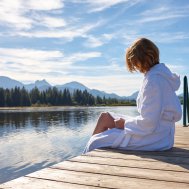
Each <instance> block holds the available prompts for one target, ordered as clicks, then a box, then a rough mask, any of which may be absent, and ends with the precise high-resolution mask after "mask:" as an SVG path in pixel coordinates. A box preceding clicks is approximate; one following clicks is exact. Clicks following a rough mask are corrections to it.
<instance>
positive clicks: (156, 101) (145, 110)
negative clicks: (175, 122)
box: [124, 76, 162, 136]
mask: <svg viewBox="0 0 189 189" xmlns="http://www.w3.org/2000/svg"><path fill="white" fill-rule="evenodd" d="M158 81H159V79H158V76H151V77H150V78H147V79H146V80H145V83H144V84H143V87H142V90H141V94H140V95H141V96H140V100H139V103H140V104H139V112H140V115H139V116H137V117H134V118H131V119H129V120H126V121H125V128H124V129H125V132H126V133H129V134H131V135H132V134H135V135H143V136H144V135H148V134H151V133H152V132H153V131H154V130H155V129H156V127H157V125H158V123H159V119H160V114H161V108H162V90H161V88H160V83H159V82H158Z"/></svg>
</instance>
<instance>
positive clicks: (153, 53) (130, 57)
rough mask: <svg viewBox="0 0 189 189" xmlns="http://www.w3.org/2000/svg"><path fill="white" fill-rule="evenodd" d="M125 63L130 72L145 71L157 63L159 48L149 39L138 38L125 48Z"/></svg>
mask: <svg viewBox="0 0 189 189" xmlns="http://www.w3.org/2000/svg"><path fill="white" fill-rule="evenodd" d="M126 63H127V67H128V70H129V71H130V72H133V71H140V72H142V73H146V72H147V71H149V70H150V68H151V67H153V66H154V65H155V64H158V63H159V49H158V47H157V46H156V45H155V44H154V43H153V42H152V41H150V40H149V39H146V38H139V39H137V40H136V41H134V43H133V44H132V45H131V46H130V47H129V48H128V49H127V52H126Z"/></svg>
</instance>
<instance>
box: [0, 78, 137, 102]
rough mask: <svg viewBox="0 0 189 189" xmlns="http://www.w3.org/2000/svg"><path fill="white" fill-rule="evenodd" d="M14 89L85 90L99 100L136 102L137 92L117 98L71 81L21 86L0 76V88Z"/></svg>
mask: <svg viewBox="0 0 189 189" xmlns="http://www.w3.org/2000/svg"><path fill="white" fill-rule="evenodd" d="M15 87H20V88H22V87H24V88H25V89H26V90H29V91H30V90H32V89H33V88H35V87H37V88H38V89H39V90H40V91H43V90H46V89H48V88H50V87H56V88H57V89H58V90H64V89H69V91H70V92H71V93H72V92H73V91H74V90H76V89H79V90H81V91H84V90H87V91H88V92H89V93H90V94H92V95H93V96H95V97H97V96H100V97H101V98H103V97H104V96H105V98H116V99H123V100H136V98H137V95H138V91H137V92H135V93H133V94H132V95H130V96H119V95H117V94H115V93H107V92H105V91H100V90H97V89H90V88H88V87H86V86H85V85H83V84H82V83H79V82H77V81H72V82H69V83H65V84H62V85H55V86H52V85H50V84H49V83H48V82H47V81H46V80H45V79H43V80H37V81H35V82H34V83H30V84H23V83H22V82H20V81H17V80H14V79H11V78H9V77H6V76H0V88H4V89H11V88H15Z"/></svg>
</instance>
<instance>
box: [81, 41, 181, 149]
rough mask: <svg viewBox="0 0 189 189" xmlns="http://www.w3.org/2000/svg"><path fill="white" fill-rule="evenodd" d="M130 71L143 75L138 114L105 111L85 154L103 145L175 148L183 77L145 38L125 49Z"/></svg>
mask: <svg viewBox="0 0 189 189" xmlns="http://www.w3.org/2000/svg"><path fill="white" fill-rule="evenodd" d="M126 63H127V67H128V70H129V71H130V72H133V71H139V72H141V73H143V74H144V79H143V83H142V87H141V89H140V91H139V94H138V97H137V110H138V112H139V114H140V115H139V116H136V117H128V116H125V115H116V114H114V113H111V112H107V113H102V114H101V115H100V117H99V120H98V122H97V125H96V128H95V130H94V132H93V136H92V137H91V139H90V140H89V142H88V144H87V146H86V148H85V150H84V153H86V152H89V151H91V150H93V149H96V148H100V147H111V148H119V149H125V150H146V151H154V150H167V149H170V148H171V147H173V144H174V133H175V122H177V121H179V120H180V119H181V116H182V110H181V105H180V102H179V99H178V97H177V96H176V94H175V91H176V90H178V88H179V86H180V78H179V76H178V75H176V74H174V73H172V72H171V71H170V70H169V69H168V68H167V67H166V66H165V65H164V64H163V63H159V50H158V48H157V46H156V45H155V44H154V43H153V42H152V41H150V40H149V39H146V38H140V39H138V40H136V41H135V42H134V43H133V44H132V45H131V47H129V48H128V49H127V52H126Z"/></svg>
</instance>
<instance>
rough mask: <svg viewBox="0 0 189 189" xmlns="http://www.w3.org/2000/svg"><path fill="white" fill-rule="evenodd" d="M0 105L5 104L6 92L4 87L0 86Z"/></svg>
mask: <svg viewBox="0 0 189 189" xmlns="http://www.w3.org/2000/svg"><path fill="white" fill-rule="evenodd" d="M0 106H1V107H3V106H5V92H4V89H3V88H0Z"/></svg>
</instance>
